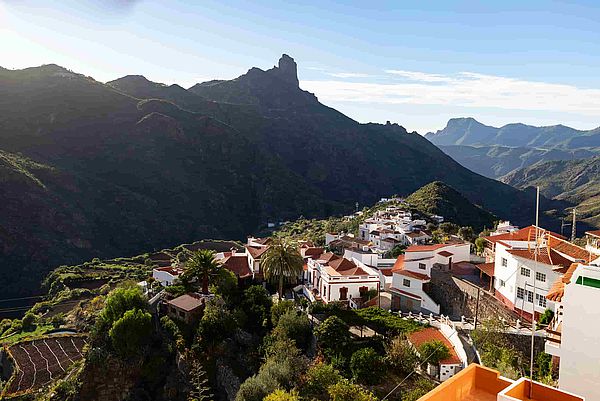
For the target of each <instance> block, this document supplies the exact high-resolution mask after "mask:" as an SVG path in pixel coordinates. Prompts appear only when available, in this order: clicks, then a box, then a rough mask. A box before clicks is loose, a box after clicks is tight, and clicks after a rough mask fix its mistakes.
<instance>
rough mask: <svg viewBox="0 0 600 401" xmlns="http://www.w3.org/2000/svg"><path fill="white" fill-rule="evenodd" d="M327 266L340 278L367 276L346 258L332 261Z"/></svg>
mask: <svg viewBox="0 0 600 401" xmlns="http://www.w3.org/2000/svg"><path fill="white" fill-rule="evenodd" d="M329 266H330V267H331V268H332V269H333V270H335V271H336V272H338V273H339V274H341V275H342V276H364V275H366V274H368V273H367V272H366V271H364V270H363V269H361V268H360V267H358V266H357V265H356V264H354V262H352V261H350V260H348V259H346V258H340V259H336V260H333V261H331V262H329Z"/></svg>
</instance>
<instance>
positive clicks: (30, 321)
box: [23, 312, 36, 331]
mask: <svg viewBox="0 0 600 401" xmlns="http://www.w3.org/2000/svg"><path fill="white" fill-rule="evenodd" d="M35 321H36V317H35V315H34V314H33V313H32V312H27V313H26V314H25V316H23V330H24V331H32V330H33V329H35Z"/></svg>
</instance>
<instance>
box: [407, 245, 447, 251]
mask: <svg viewBox="0 0 600 401" xmlns="http://www.w3.org/2000/svg"><path fill="white" fill-rule="evenodd" d="M446 246H448V244H432V245H411V246H409V247H408V248H406V251H405V252H428V251H435V250H436V249H440V248H444V247H446Z"/></svg>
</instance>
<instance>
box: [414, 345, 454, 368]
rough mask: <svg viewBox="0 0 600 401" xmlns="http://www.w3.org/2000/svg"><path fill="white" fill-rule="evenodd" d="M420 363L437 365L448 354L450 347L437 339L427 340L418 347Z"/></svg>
mask: <svg viewBox="0 0 600 401" xmlns="http://www.w3.org/2000/svg"><path fill="white" fill-rule="evenodd" d="M419 355H420V357H421V363H422V364H428V363H429V364H431V365H437V364H439V363H440V361H443V360H444V359H446V358H448V357H449V356H450V349H448V347H447V346H446V344H444V343H443V342H441V341H439V340H434V341H428V342H426V343H424V344H421V346H420V347H419Z"/></svg>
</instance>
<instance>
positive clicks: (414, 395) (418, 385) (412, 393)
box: [402, 378, 435, 401]
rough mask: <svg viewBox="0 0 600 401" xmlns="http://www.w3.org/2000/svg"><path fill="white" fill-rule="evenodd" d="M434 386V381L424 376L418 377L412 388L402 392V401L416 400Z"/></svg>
mask: <svg viewBox="0 0 600 401" xmlns="http://www.w3.org/2000/svg"><path fill="white" fill-rule="evenodd" d="M434 388H435V383H433V382H431V381H430V380H427V379H425V378H419V379H418V380H417V381H416V382H415V384H414V387H413V388H412V389H410V390H409V391H407V392H403V393H402V401H417V400H418V399H419V398H421V397H423V396H424V395H425V394H427V393H428V392H430V391H431V390H433V389H434Z"/></svg>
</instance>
